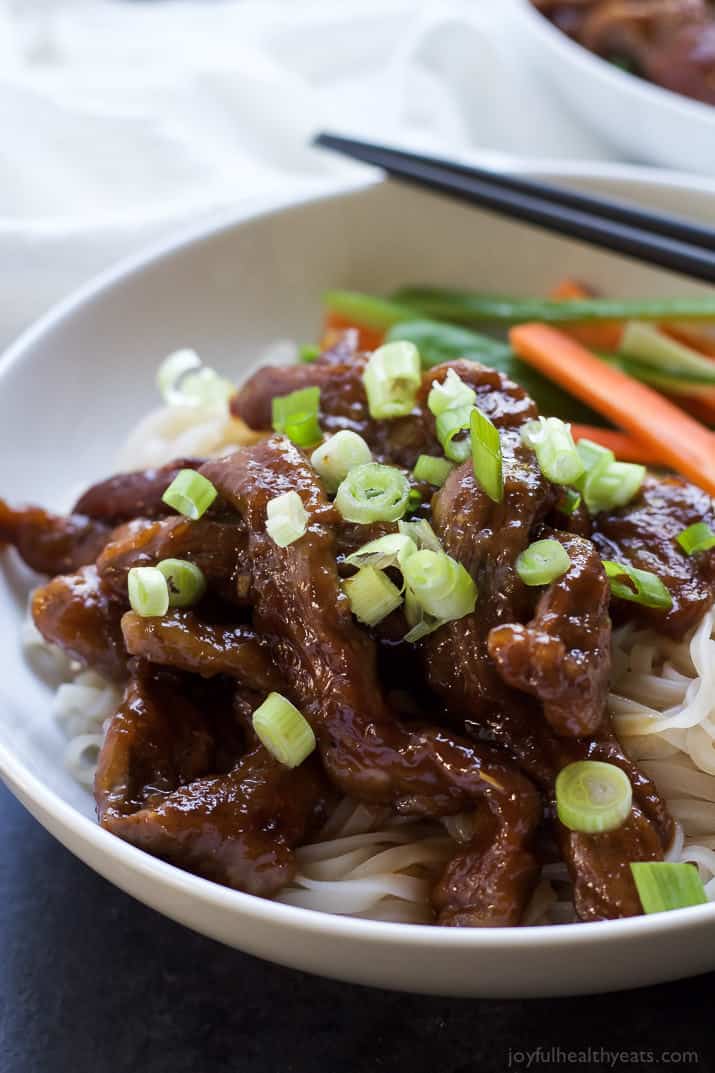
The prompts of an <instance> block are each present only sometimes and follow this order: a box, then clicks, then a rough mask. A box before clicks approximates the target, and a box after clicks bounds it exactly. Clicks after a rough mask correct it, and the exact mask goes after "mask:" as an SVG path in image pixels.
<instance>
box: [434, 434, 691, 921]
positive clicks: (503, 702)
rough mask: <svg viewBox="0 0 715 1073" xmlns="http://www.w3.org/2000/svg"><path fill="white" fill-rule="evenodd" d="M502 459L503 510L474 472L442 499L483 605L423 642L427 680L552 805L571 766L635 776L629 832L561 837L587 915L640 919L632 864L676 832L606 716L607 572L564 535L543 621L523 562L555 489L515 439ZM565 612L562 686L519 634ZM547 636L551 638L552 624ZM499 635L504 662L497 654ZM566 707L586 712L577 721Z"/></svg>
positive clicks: (508, 439) (449, 541) (437, 502)
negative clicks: (559, 573)
mask: <svg viewBox="0 0 715 1073" xmlns="http://www.w3.org/2000/svg"><path fill="white" fill-rule="evenodd" d="M502 454H503V464H504V486H505V490H504V498H503V500H502V502H500V503H496V504H495V503H493V502H492V501H491V500H490V499H489V498H488V497H487V496H486V495H485V493H484V492H483V491H482V490H481V488H480V487H479V485H478V483H477V481H476V479H475V477H474V473H473V468H472V466H471V464H470V463H467V464H465V465H464V466H463V467H461V468H460V469H458V470H456V471H454V472H453V473H452V474H451V475H450V477H449V478H448V480H447V481H446V483H445V485H444V486H443V488H442V489H441V491H440V492H439V493H438V494H437V495H436V496H435V498H434V500H433V524H434V527H435V530H436V532H437V534H438V536H439V537H440V539H441V540H442V543H443V545H444V547H445V550H446V551H447V552H448V553H449V554H450V555H452V556H453V557H454V558H456V559H457V560H458V561H459V562H461V563H462V564H463V565H464V566H465V567H466V569H467V570H469V572H470V573H471V574H472V576H473V577H474V579H475V581H476V583H477V586H478V589H479V597H478V603H477V608H476V611H475V613H474V614H473V615H471V616H468V617H467V618H463V619H460V620H459V622H457V623H449V624H447V625H446V626H443V627H442V628H441V629H440V630H438V631H437V633H436V634H434V635H433V636H432V637H431V638H429V639H427V641H426V642H425V644H424V650H425V661H426V667H427V673H428V678H429V680H430V684H431V686H432V688H433V689H434V690H435V692H436V693H438V694H439V695H441V696H442V697H443V699H444V700H445V701H446V702H447V704H448V706H449V707H450V708H451V709H452V710H453V711H454V712H455V713H456V714H460V715H461V716H462V718H464V719H465V720H466V721H467V724H468V725H469V726H470V727H473V728H475V730H476V733H477V734H478V735H480V736H482V735H484V734H486V735H488V736H489V737H491V738H492V739H493V740H495V741H497V742H498V743H499V744H500V745H502V746H504V747H505V748H507V749H509V751H510V752H511V753H512V754H513V755H514V756H515V757H516V758H517V759H518V760H519V762H520V763H521V764H522V766H523V768H524V770H525V771H526V772H528V773H529V774H530V775H531V777H533V778H534V779H535V780H536V781H537V782H538V783H539V784H540V785H541V787H542V788H543V789H544V791H545V792H546V793H547V794H548V795H549V797H550V798H551V800H552V803H553V796H554V783H555V779H556V775H557V774H558V771H559V770H560V769H561V768H562V767H563V766H565V764H567V763H570V762H571V761H573V760H577V759H587V758H588V759H601V758H605V757H603V755H602V754H603V752H604V751H605V752H607V753H608V759H609V760H610V761H611V762H613V763H619V764H620V766H622V767H623V768H624V770H626V772H627V773H628V774H629V776H630V777H631V779H632V782H633V787H634V794H635V799H636V804H635V806H634V808H633V811H632V814H631V817H630V819H629V820H628V821H627V822H626V824H624V825H623V827H621V828H620V829H619V830H618V831H615V832H612V833H609V834H603V835H598V836H587V835H580V834H576V833H574V832H570V831H567V830H566V829H565V828H563V827H561V825H559V824H556V833H557V839H558V841H559V844H560V846H561V850H562V853H563V855H564V858H565V860H566V862H567V864H568V866H569V870H570V873H571V877H572V880H573V884H574V902H575V905H576V909H577V912H578V914H579V916H580V917H581V918H582V919H588V920H595V919H601V918H603V917H618V916H628V915H635V914H638V913H640V912H641V907H640V901H639V899H638V895H637V892H636V890H635V886H634V884H633V880H632V878H631V875H630V869H629V867H628V865H629V862H630V861H633V860H652V859H661V858H662V854H663V846H664V845H667V844H668V843H669V841H670V838H671V836H672V821H671V820H670V817H669V816H668V814H667V812H666V810H665V808H664V806H663V804H662V802H661V800H660V798H659V797H658V795H657V792H656V791H655V788H654V787H653V785H652V783H650V781H649V780H647V779H645V777H644V776H641V775H640V773H639V772H637V771H636V769H635V768H634V765H633V764H631V763H630V762H629V761H628V760H627V759H626V758H625V757H624V756H623V753H622V751H621V750H620V747H619V746H618V743H617V742H616V740H615V738H614V736H613V734H612V731H611V730H610V725H609V721H608V717H607V714H606V710H605V682H606V681H607V675H608V658H609V657H608V651H609V649H608V637H609V633H610V624H609V620H608V614H607V602H606V599H605V578H604V576H603V571H602V570H601V568H600V565H599V564H597V562H596V560H595V556H592V554H591V553H590V552H589V551H588V549H587V548H586V547H585V542H583V541H581V539H580V538H578V537H570V536H567V535H566V534H563V535H561V536H560V537H559V539H561V540H563V541H564V542H565V543H566V542H568V543H569V545H571V548H570V550H571V549H573V547H574V545H576V551H577V557H576V564H575V565H574V566H572V569H571V570H570V571H569V574H570V575H571V576H570V577H569V580H568V582H567V583H564V584H563V585H562V586H561V588H558V586H557V588H556V589H554V588H553V587H552V589H551V591H549V590H547V592H546V594H545V595H544V596H543V597H542V602H541V607H540V608H537V610H536V615H535V613H534V608H533V596H532V594H531V593H530V592H529V590H528V589H527V588H526V586H524V585H523V584H522V582H521V581H520V579H519V578H518V575H517V574H516V570H515V561H516V558H517V556H518V555H519V554H520V552H521V551H522V550H523V549H524V548H525V547H526V546H527V545H528V544H529V543H530V540H531V538H532V534H533V532H534V531H535V530H536V531H538V530H539V528H540V521H541V518H542V516H544V515H546V514H547V513H548V511H549V510H550V508H551V506H552V503H553V495H554V491H555V490H554V489H552V488H551V486H549V485H548V483H547V482H545V481H544V479H543V477H542V476H541V474H540V471H539V469H538V466H537V465H536V462H535V459H534V456H533V454H532V453H531V452H530V451H528V450H527V449H526V448H524V447H523V446H522V445H521V443H520V440H519V437H518V435H517V434H516V433H515V432H510V431H506V432H504V433H503V434H502ZM572 542H573V544H572ZM576 542H578V543H576ZM567 576H568V575H567ZM587 598H590V599H591V600H592V601H594V603H593V605H592V606H590V607H588V606H584V600H586V599H587ZM557 610H558V611H559V613H560V614H561V618H562V622H561V625H560V626H559V627H558V630H559V636H560V637H562V638H563V640H564V642H565V648H564V657H565V660H564V668H563V671H564V680H563V681H562V682H559V681H558V676H557V675H556V674H555V673H554V672H553V671H552V670H551V669H550V662H551V660H552V658H553V655H554V653H553V650H552V649H551V647H550V645H547V646H539V647H538V648H537V649H534V647H533V645H532V644H528V643H527V646H526V655H527V657H528V663H527V665H526V666H520V665H519V660H518V659H517V656H523V655H524V652H523V651H521V650H520V649H521V647H522V646H523V645H524V641H523V640H522V639H521V638H522V631H523V630H524V629H526V630H527V631H532V632H531V633H528V632H527V634H526V636H527V641H528V642H533V639H534V633H533V631H535V630H538V629H539V628H540V627H541V626H543V620H544V616H548V615H549V613H554V612H556V611H557ZM547 621H548V619H547ZM587 621H589V623H590V626H591V628H593V629H595V631H596V632H595V636H596V638H597V640H596V642H595V645H594V646H593V647H591V650H590V652H589V653H582V652H581V651H580V648H579V646H580V645H581V644H582V643H583V630H584V627H585V625H586V622H587ZM523 623H529V624H530V625H528V626H526V627H524V626H523V625H522V624H523ZM550 627H551V631H552V632H553V630H554V627H555V624H554V622H553V621H552V622H551V623H550ZM492 631H494V632H493V633H492ZM490 635H491V637H492V638H493V640H492V646H493V647H494V649H495V652H496V654H497V655H498V657H499V659H498V660H497V662H495V661H494V660H493V659H492V658H491V656H490V653H489V645H490ZM512 644H516V645H517V648H516V649H515V650H514V652H513V653H511V655H512V656H513V658H514V660H515V661H516V663H517V669H518V670H519V674H518V675H517V674H516V671H515V668H514V667H513V666H510V665H509V660H508V656H509V654H510V653H509V647H510V646H511V645H512ZM569 644H573V645H574V648H573V649H571V648H570V647H568V645H569ZM542 649H543V650H542ZM544 657H546V666H544V664H543V660H544ZM505 668H507V669H508V670H509V671H510V674H507V675H506V678H510V677H513V678H517V677H518V679H519V685H520V687H521V688H523V687H524V686H525V685H527V686H529V688H528V690H527V692H530V693H534V694H536V695H538V696H539V698H540V699H542V700H546V702H547V704H548V706H549V711H550V714H551V716H552V720H553V721H554V722H556V723H557V724H558V732H559V733H560V734H562V735H563V734H564V733H569V732H570V733H571V735H572V736H571V737H557V735H556V734H555V733H554V729H555V728H554V726H553V724H552V726H549V725H548V724H547V722H546V720H545V719H544V717H543V714H542V712H541V711H540V710H539V709H538V708H535V707H532V706H530V702H529V700H528V699H527V698H526V697H524V696H523V693H522V694H520V693H517V692H516V691H515V690H514V688H513V686H514V681H507V680H505V676H504V670H505ZM537 686H538V688H537ZM545 694H549V696H548V697H547V696H545ZM569 699H570V700H571V703H573V705H574V706H576V705H581V706H582V711H581V712H569V711H568V702H569ZM555 700H556V703H554V701H555ZM584 727H589V728H591V734H592V737H573V732H574V730H579V729H581V728H584ZM552 808H553V804H552Z"/></svg>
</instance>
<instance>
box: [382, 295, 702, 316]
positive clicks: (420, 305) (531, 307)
mask: <svg viewBox="0 0 715 1073" xmlns="http://www.w3.org/2000/svg"><path fill="white" fill-rule="evenodd" d="M392 300H393V301H394V302H395V303H396V304H398V305H400V306H407V307H410V308H412V309H416V310H417V311H418V312H419V313H420V314H422V315H423V316H425V317H430V318H433V319H435V320H449V321H452V322H453V323H457V324H473V323H476V322H482V321H491V322H492V323H499V324H524V323H526V322H527V321H532V320H534V321H540V322H541V323H544V324H573V323H574V322H576V321H597V320H655V321H662V320H668V321H674V320H698V321H700V320H709V321H715V296H713V295H703V296H698V297H692V298H659V299H647V298H645V299H632V300H618V299H613V298H580V299H575V300H573V301H569V302H554V301H550V300H548V299H540V298H523V299H522V298H510V297H506V296H501V295H493V294H473V293H470V292H468V291H458V290H450V289H443V288H438V287H402V288H400V290H398V291H396V292H395V294H394V295H393V296H392Z"/></svg>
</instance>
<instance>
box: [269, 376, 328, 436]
mask: <svg viewBox="0 0 715 1073" xmlns="http://www.w3.org/2000/svg"><path fill="white" fill-rule="evenodd" d="M271 407H272V421H273V428H274V430H275V431H276V432H280V433H282V434H283V435H284V436H287V437H288V439H289V440H291V441H292V442H293V443H294V444H295V445H296V447H310V446H311V445H312V444H314V443H317V442H318V440H320V439H321V438H322V435H323V434H322V432H321V431H320V425H319V424H318V410H319V408H320V388H319V387H304V388H301V389H300V391H291V392H290V394H289V395H279V396H278V397H277V398H275V399H273V402H272V404H271Z"/></svg>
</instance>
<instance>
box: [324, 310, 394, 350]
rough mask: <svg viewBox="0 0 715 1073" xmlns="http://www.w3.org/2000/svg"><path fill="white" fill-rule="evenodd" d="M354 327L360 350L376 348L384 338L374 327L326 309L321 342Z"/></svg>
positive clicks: (329, 340)
mask: <svg viewBox="0 0 715 1073" xmlns="http://www.w3.org/2000/svg"><path fill="white" fill-rule="evenodd" d="M349 328H355V329H356V331H357V333H358V346H359V348H360V350H377V348H378V347H379V346H381V345H382V343H383V340H384V338H385V336H384V333H383V332H380V331H377V330H376V329H375V328H366V327H365V325H364V324H354V323H353V322H352V321H349V320H347V319H346V318H345V317H342V316H341V315H340V314H339V313H332V312H330V311H328V312H327V313H326V314H325V320H324V322H323V342H324V343H325V342H326V341H327V342H328V343H330V342H331V341H332V340H334V339H335V336H336V335H339V334H340V333H342V332H344V331H347V330H348V329H349Z"/></svg>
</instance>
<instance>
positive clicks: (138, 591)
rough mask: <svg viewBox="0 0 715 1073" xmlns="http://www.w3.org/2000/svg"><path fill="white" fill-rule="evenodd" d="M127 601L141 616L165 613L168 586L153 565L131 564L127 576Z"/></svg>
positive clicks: (159, 571) (146, 616)
mask: <svg viewBox="0 0 715 1073" xmlns="http://www.w3.org/2000/svg"><path fill="white" fill-rule="evenodd" d="M127 587H128V589H129V603H130V605H131V608H132V611H136V613H137V615H141V617H142V618H154V617H156V616H159V615H165V614H166V612H167V611H168V610H169V586H168V585H167V583H166V578H165V577H164V575H163V574H162V572H161V570H158V569H157V567H155V566H133V567H132V569H131V570H130V571H129V574H128V576H127Z"/></svg>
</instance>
